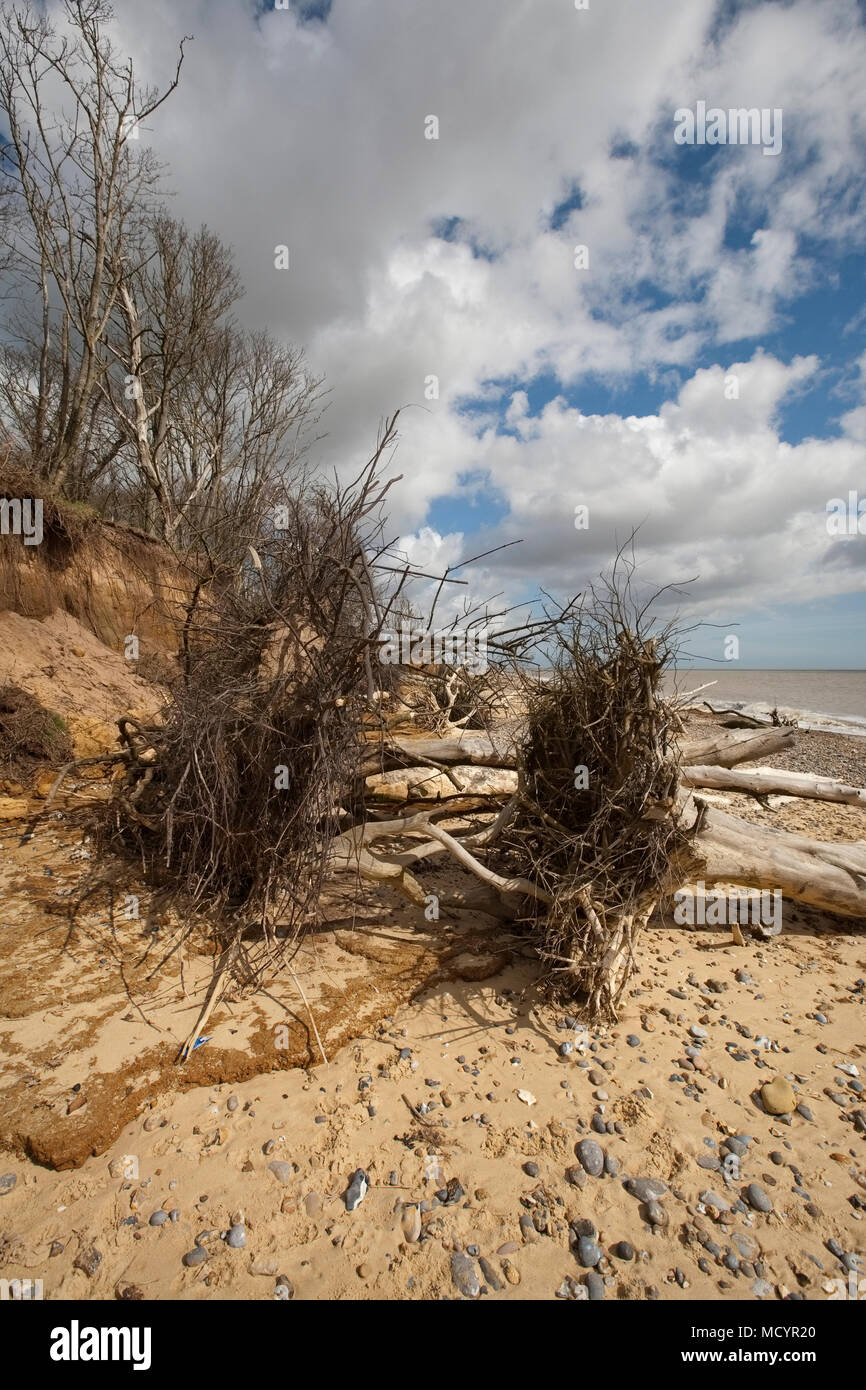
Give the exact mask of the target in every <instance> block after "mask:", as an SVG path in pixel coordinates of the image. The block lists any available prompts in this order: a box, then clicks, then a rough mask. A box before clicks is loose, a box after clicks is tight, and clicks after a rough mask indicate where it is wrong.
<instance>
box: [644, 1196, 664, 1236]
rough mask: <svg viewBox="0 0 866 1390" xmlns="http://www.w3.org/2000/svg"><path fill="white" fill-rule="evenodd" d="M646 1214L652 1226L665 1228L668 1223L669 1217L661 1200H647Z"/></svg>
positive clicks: (645, 1205)
mask: <svg viewBox="0 0 866 1390" xmlns="http://www.w3.org/2000/svg"><path fill="white" fill-rule="evenodd" d="M644 1215H645V1217H646V1219H647V1221H648V1222H649V1223H650V1225H651V1226H659V1227H661V1228H662V1229H664V1227H665V1226H667V1224H668V1220H669V1217H668V1214H667V1212H666V1211H665V1209H664V1207H663V1206H662V1204H661V1202H654V1201H650V1202H646V1203H645V1204H644Z"/></svg>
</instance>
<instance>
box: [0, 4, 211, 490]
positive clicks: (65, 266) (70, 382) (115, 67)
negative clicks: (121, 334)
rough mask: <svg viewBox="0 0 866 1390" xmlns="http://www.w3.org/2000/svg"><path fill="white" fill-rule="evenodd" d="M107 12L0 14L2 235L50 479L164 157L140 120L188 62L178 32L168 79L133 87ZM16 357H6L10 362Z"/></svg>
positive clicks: (34, 429)
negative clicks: (23, 322) (143, 133)
mask: <svg viewBox="0 0 866 1390" xmlns="http://www.w3.org/2000/svg"><path fill="white" fill-rule="evenodd" d="M111 19H112V11H111V9H110V7H109V6H108V5H107V4H106V3H105V0H64V5H63V10H62V21H61V23H60V24H57V23H55V22H54V21H53V20H52V19H49V18H48V17H47V16H46V15H44V14H43V13H42V12H41V10H39V9H36V8H34V7H33V6H31V5H25V6H12V7H10V8H9V9H7V10H6V11H5V12H4V13H3V14H2V16H0V114H2V116H3V119H4V124H5V125H6V128H7V130H8V143H7V145H6V146H5V150H4V154H5V161H4V175H3V184H2V195H3V198H4V200H5V201H6V202H7V204H8V205H9V208H10V216H9V218H8V219H7V220H6V221H5V222H4V223H3V224H0V238H2V239H3V244H4V246H5V248H6V250H7V252H8V253H9V254H10V256H11V259H12V264H13V265H14V267H15V270H16V272H17V277H18V282H19V296H20V300H21V306H22V308H23V309H25V310H27V311H29V313H30V324H31V331H29V332H28V331H26V330H25V331H24V332H22V333H21V334H20V336H21V338H22V339H23V342H24V353H25V356H24V361H23V362H20V363H19V364H18V365H19V366H24V365H25V364H26V363H28V362H29V359H30V358H31V356H33V355H34V354H35V360H34V361H33V362H32V363H31V365H32V367H33V371H32V373H31V374H30V375H29V376H28V377H27V379H26V387H25V388H24V395H23V397H22V398H20V399H19V407H20V409H19V414H18V417H17V418H18V419H20V420H21V421H26V422H27V437H26V440H25V442H26V443H27V444H28V446H29V448H30V452H31V456H32V459H33V462H34V464H35V465H36V467H37V468H38V469H39V471H40V472H41V473H42V474H43V475H44V476H46V477H47V478H49V479H50V480H52V481H53V482H54V483H56V484H57V485H59V486H63V485H64V484H65V482H66V479H67V476H68V474H69V472H70V469H71V468H72V466H73V462H74V460H75V459H76V455H77V454H78V452H79V451H80V449H81V447H82V441H83V439H84V437H85V436H86V435H87V433H88V430H89V429H92V428H93V426H94V423H95V416H94V410H96V413H97V414H98V411H99V407H95V406H94V401H95V398H96V396H97V393H98V391H99V387H100V384H101V382H102V380H103V378H104V374H105V371H106V368H107V366H108V362H109V358H108V354H107V352H106V349H105V336H106V331H107V328H108V325H109V322H110V320H111V317H112V314H113V313H114V311H115V307H116V305H117V302H118V296H119V293H120V288H121V283H122V279H123V276H124V274H128V273H129V272H130V271H131V270H132V269H133V268H134V267H136V266H137V265H139V264H140V263H141V261H142V260H143V258H144V257H145V256H146V255H147V250H146V247H145V245H144V243H143V240H142V237H141V232H140V229H141V224H142V219H143V218H144V217H145V216H146V214H147V212H148V210H149V209H150V208H151V207H152V205H153V201H154V198H155V196H156V192H157V188H158V183H159V177H160V166H159V164H158V162H157V161H156V159H155V157H154V156H153V154H152V152H151V151H150V150H148V149H146V148H145V147H144V146H142V145H141V144H140V143H139V124H140V123H142V122H144V121H146V120H147V119H148V118H149V117H150V116H152V115H153V113H154V112H155V111H156V110H157V109H158V108H159V107H160V106H161V105H162V103H163V102H164V101H165V100H166V98H167V97H168V96H169V95H170V93H171V92H172V91H174V89H175V87H176V86H177V83H178V80H179V75H180V69H181V64H182V62H183V47H184V42H185V40H184V42H182V43H181V45H180V52H179V56H178V61H177V67H176V69H175V73H174V76H173V78H172V79H171V81H170V82H169V83H168V85H167V86H166V87H165V89H164V90H162V91H161V92H160V91H158V90H156V89H154V88H143V87H141V86H139V84H138V83H137V82H136V79H135V74H134V71H133V65H132V61H131V59H123V58H121V57H120V56H119V54H118V53H117V51H116V49H115V48H114V47H113V46H112V44H111V42H110V40H109V39H108V37H107V36H106V32H105V31H106V26H107V25H108V24H109V23H110V22H111ZM34 305H36V306H37V308H36V311H35V313H34V312H33V307H34ZM34 321H35V332H34V331H32V326H33V325H34ZM16 327H17V328H18V329H19V330H20V322H19V323H18V324H14V323H13V324H11V325H10V328H11V329H12V331H13V332H14V331H15V329H16ZM14 365H15V363H14V359H9V358H7V360H6V366H7V370H8V368H9V367H11V366H14ZM28 398H29V410H24V407H25V406H26V405H27V404H28Z"/></svg>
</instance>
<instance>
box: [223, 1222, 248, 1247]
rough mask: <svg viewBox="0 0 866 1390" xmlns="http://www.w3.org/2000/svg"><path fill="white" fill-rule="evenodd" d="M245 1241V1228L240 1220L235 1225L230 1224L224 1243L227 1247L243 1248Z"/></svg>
mask: <svg viewBox="0 0 866 1390" xmlns="http://www.w3.org/2000/svg"><path fill="white" fill-rule="evenodd" d="M246 1243H247V1233H246V1228H245V1227H244V1225H243V1224H242V1223H241V1222H239V1223H238V1224H237V1225H236V1226H232V1228H231V1230H230V1231H229V1233H228V1235H227V1236H226V1245H227V1246H228V1247H229V1249H230V1250H243V1249H244V1247H245V1245H246Z"/></svg>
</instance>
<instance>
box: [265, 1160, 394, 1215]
mask: <svg viewBox="0 0 866 1390" xmlns="http://www.w3.org/2000/svg"><path fill="white" fill-rule="evenodd" d="M271 1167H273V1164H271ZM369 1186H370V1180H369V1178H368V1177H367V1174H366V1173H365V1172H364V1170H363V1168H356V1169H355V1172H354V1173H353V1174H352V1181H351V1182H350V1183H349V1186H348V1187H347V1188H346V1197H345V1201H346V1211H354V1210H355V1208H356V1207H359V1206H360V1205H361V1203H362V1202H363V1200H364V1198H365V1196H366V1195H367V1189H368V1188H369Z"/></svg>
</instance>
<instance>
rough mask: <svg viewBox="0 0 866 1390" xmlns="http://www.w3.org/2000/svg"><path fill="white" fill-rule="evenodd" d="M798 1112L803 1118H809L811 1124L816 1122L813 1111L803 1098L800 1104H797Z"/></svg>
mask: <svg viewBox="0 0 866 1390" xmlns="http://www.w3.org/2000/svg"><path fill="white" fill-rule="evenodd" d="M797 1114H798V1115H802V1117H803V1119H804V1120H808V1121H809V1123H810V1124H814V1123H815V1116H814V1115H813V1114H812V1111H811V1110H810V1109H809V1107H808V1105H807V1104H806V1102H805V1101H803V1100H801V1101H800V1103H799V1105H798V1106H797Z"/></svg>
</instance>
